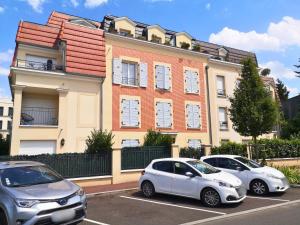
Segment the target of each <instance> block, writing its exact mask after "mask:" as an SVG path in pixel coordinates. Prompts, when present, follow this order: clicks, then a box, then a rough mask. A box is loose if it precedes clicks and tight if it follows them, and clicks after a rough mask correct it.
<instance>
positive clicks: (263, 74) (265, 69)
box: [260, 68, 271, 77]
mask: <svg viewBox="0 0 300 225" xmlns="http://www.w3.org/2000/svg"><path fill="white" fill-rule="evenodd" d="M270 73H271V70H270V69H269V68H264V69H263V70H262V71H261V72H260V75H262V76H264V77H266V76H269V75H270Z"/></svg>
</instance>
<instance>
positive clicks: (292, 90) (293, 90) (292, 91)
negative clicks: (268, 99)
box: [287, 86, 300, 98]
mask: <svg viewBox="0 0 300 225" xmlns="http://www.w3.org/2000/svg"><path fill="white" fill-rule="evenodd" d="M287 89H288V91H289V92H290V94H289V98H290V97H294V96H296V95H299V94H300V91H299V89H298V88H294V87H289V86H287Z"/></svg>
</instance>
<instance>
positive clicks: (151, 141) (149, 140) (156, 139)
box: [144, 130, 173, 149]
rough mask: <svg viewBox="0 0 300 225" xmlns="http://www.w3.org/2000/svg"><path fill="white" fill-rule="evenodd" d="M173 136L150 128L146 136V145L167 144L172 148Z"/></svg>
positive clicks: (166, 145)
mask: <svg viewBox="0 0 300 225" xmlns="http://www.w3.org/2000/svg"><path fill="white" fill-rule="evenodd" d="M172 143H173V138H172V137H171V136H170V135H167V134H162V133H161V132H157V131H153V130H148V133H147V134H146V135H145V137H144V146H165V147H167V148H169V149H171V147H172Z"/></svg>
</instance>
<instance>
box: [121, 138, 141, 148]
mask: <svg viewBox="0 0 300 225" xmlns="http://www.w3.org/2000/svg"><path fill="white" fill-rule="evenodd" d="M126 141H129V142H130V144H129V146H123V143H124V142H126ZM132 141H136V142H137V145H132ZM121 146H122V148H132V147H139V146H140V140H139V139H129V138H128V139H122V141H121Z"/></svg>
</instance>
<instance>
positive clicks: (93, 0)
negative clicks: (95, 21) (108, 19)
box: [84, 0, 108, 8]
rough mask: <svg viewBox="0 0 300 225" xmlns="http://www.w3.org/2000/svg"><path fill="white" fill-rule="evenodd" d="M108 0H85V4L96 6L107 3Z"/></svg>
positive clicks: (91, 6) (86, 5) (88, 6)
mask: <svg viewBox="0 0 300 225" xmlns="http://www.w3.org/2000/svg"><path fill="white" fill-rule="evenodd" d="M107 2H108V0H85V3H84V6H85V7H86V8H95V7H98V6H100V5H103V4H106V3H107Z"/></svg>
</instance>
